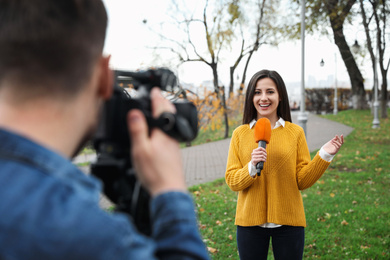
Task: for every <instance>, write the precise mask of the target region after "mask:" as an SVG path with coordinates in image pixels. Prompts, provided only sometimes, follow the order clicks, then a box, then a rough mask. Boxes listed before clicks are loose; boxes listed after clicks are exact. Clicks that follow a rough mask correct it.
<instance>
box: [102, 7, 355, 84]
mask: <svg viewBox="0 0 390 260" xmlns="http://www.w3.org/2000/svg"><path fill="white" fill-rule="evenodd" d="M103 2H104V3H105V5H106V8H107V11H108V17H109V24H108V30H107V37H106V45H105V49H104V52H105V53H106V54H110V55H111V67H112V68H114V69H126V70H139V69H141V70H142V69H147V68H149V67H151V66H153V61H154V60H155V56H156V52H155V51H154V50H152V49H151V48H150V47H152V46H156V45H157V43H158V41H160V39H159V37H158V36H157V35H156V34H155V33H153V32H151V31H150V30H149V29H148V28H147V26H146V25H145V24H144V23H143V20H144V19H146V20H147V21H148V24H158V23H159V22H161V21H164V20H166V19H167V16H166V14H165V11H166V10H167V7H168V4H169V2H170V0H158V1H157V0H143V1H134V0H103ZM196 2H197V1H189V4H190V3H196ZM233 51H234V50H233ZM233 51H232V52H233ZM301 56H302V52H301V41H295V42H286V43H281V44H280V45H279V47H277V48H276V47H268V46H265V45H263V46H262V47H260V49H259V50H258V51H257V52H256V53H255V54H254V56H253V58H252V60H251V63H250V67H249V69H248V73H247V80H249V79H250V77H251V75H253V74H254V73H255V72H257V71H259V70H261V69H272V70H276V71H278V72H279V74H280V75H281V76H282V78H283V79H284V81H285V82H286V85H288V84H289V83H291V84H293V83H295V84H298V82H300V81H301V71H302V69H301V60H302V59H301ZM321 59H323V60H324V62H325V65H324V66H323V67H321V66H320V61H321ZM304 64H305V85H306V86H310V85H315V86H317V87H333V83H334V81H335V80H334V79H335V75H336V78H337V82H338V84H339V85H348V84H349V78H348V75H347V72H346V69H345V66H344V63H343V61H342V60H341V57H340V55H339V52H338V50H337V49H336V46H335V45H334V44H333V43H332V42H331V39H328V38H326V37H322V38H321V39H318V38H314V37H312V36H309V35H306V38H305V63H304ZM229 65H230V64H227V62H226V63H225V64H223V63H222V64H221V66H220V67H219V74H220V79H221V81H222V83H223V84H225V85H228V84H229ZM242 65H243V64H242ZM336 67H337V73H336V69H335V68H336ZM177 73H178V74H179V75H178V76H179V78H180V81H181V82H182V83H193V84H201V83H202V82H203V81H207V80H212V72H211V69H210V68H209V67H208V66H207V65H205V64H203V63H193V62H192V63H185V65H182V66H181V67H180V69H179V70H178V72H177ZM240 74H241V72H240ZM240 76H241V75H240ZM330 84H332V86H329V85H330ZM299 85H300V83H299Z"/></svg>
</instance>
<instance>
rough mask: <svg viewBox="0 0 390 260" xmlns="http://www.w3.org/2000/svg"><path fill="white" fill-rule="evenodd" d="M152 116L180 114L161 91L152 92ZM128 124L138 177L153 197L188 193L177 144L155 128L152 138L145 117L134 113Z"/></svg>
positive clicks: (153, 90)
mask: <svg viewBox="0 0 390 260" xmlns="http://www.w3.org/2000/svg"><path fill="white" fill-rule="evenodd" d="M151 104H152V115H153V117H154V118H157V117H159V115H160V114H161V113H163V112H173V113H174V112H176V111H175V106H174V105H173V104H172V103H171V102H169V101H168V100H167V99H165V98H164V97H163V96H162V95H161V92H160V90H159V89H158V88H154V89H152V91H151ZM127 123H128V128H129V133H130V138H131V143H132V147H131V154H132V161H133V165H134V169H135V171H136V172H137V176H138V178H139V180H140V181H141V182H142V184H143V185H144V186H145V188H146V189H148V190H149V192H150V194H151V196H156V195H158V194H160V193H164V192H167V191H183V192H185V191H187V186H186V184H185V178H184V173H183V166H182V160H181V152H180V147H179V144H178V142H177V141H176V140H174V139H172V138H171V137H169V136H168V135H166V134H165V133H164V132H163V131H161V130H160V129H158V128H154V129H152V131H151V134H150V136H149V135H148V125H147V123H146V119H145V117H144V115H143V113H142V112H141V111H139V110H135V109H132V110H131V111H130V112H129V113H128V117H127Z"/></svg>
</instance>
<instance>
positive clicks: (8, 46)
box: [0, 0, 107, 96]
mask: <svg viewBox="0 0 390 260" xmlns="http://www.w3.org/2000/svg"><path fill="white" fill-rule="evenodd" d="M106 27H107V13H106V9H105V7H104V4H103V3H102V1H101V0H0V87H1V86H2V85H3V83H4V84H5V85H12V87H15V85H16V86H18V87H19V88H20V91H27V92H31V93H34V95H39V94H52V93H53V94H61V95H67V96H73V95H74V94H75V93H77V92H78V90H80V87H81V86H83V84H84V83H85V82H86V80H88V79H89V78H90V76H91V72H92V68H93V65H94V64H96V61H97V60H98V59H99V58H100V57H101V55H102V51H103V47H104V40H105V36H106ZM15 90H16V91H19V89H15Z"/></svg>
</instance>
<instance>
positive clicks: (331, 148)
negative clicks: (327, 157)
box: [322, 135, 344, 155]
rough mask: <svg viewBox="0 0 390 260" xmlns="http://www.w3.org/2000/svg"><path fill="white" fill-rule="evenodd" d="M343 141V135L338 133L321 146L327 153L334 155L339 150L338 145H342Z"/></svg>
mask: <svg viewBox="0 0 390 260" xmlns="http://www.w3.org/2000/svg"><path fill="white" fill-rule="evenodd" d="M343 143H344V136H343V135H340V137H339V136H338V135H336V136H335V137H334V138H333V139H332V140H330V141H329V142H327V143H326V144H324V146H323V147H322V148H323V149H324V150H325V151H326V152H327V153H329V154H331V155H335V154H336V153H337V152H338V151H339V150H340V147H341V146H342V145H343Z"/></svg>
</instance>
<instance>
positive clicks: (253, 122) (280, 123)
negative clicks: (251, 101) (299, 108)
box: [249, 117, 286, 129]
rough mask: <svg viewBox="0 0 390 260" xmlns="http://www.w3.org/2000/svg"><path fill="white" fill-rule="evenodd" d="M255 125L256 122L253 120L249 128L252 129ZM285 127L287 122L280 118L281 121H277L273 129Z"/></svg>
mask: <svg viewBox="0 0 390 260" xmlns="http://www.w3.org/2000/svg"><path fill="white" fill-rule="evenodd" d="M255 124H256V120H255V119H253V120H252V121H251V122H250V123H249V127H250V128H251V129H252V128H253V127H254V126H255ZM285 125H286V121H284V119H283V118H281V117H279V120H278V121H276V123H275V127H274V128H273V129H276V128H278V127H279V126H283V127H284V126H285Z"/></svg>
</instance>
